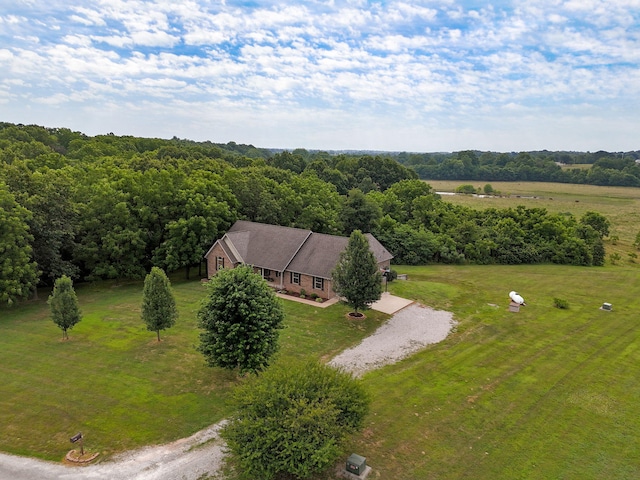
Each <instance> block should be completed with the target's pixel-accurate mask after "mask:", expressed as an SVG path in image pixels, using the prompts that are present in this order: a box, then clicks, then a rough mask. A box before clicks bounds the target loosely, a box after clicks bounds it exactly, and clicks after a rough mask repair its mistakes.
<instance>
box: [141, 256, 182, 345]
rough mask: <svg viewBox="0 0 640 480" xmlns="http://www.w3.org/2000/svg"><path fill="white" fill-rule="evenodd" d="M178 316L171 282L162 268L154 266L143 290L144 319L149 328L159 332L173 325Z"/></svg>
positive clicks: (151, 330)
mask: <svg viewBox="0 0 640 480" xmlns="http://www.w3.org/2000/svg"><path fill="white" fill-rule="evenodd" d="M177 318H178V310H177V309H176V301H175V299H174V298H173V293H172V291H171V282H170V281H169V279H168V278H167V275H166V274H165V273H164V271H163V270H162V269H161V268H158V267H153V268H152V269H151V272H150V273H149V274H148V275H147V276H146V278H145V279H144V289H143V291H142V320H144V323H146V325H147V330H149V331H150V332H156V333H157V334H158V341H160V330H165V329H167V328H170V327H173V325H174V324H175V323H176V319H177Z"/></svg>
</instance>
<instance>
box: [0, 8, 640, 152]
mask: <svg viewBox="0 0 640 480" xmlns="http://www.w3.org/2000/svg"><path fill="white" fill-rule="evenodd" d="M0 121H7V122H13V123H25V124H31V123H34V124H38V125H44V126H48V127H68V128H71V129H73V130H79V131H82V132H84V133H87V134H89V135H96V134H103V133H109V132H113V133H115V134H117V135H136V136H147V137H161V138H171V137H173V136H177V137H179V138H188V139H192V140H211V141H213V142H216V143H226V142H229V141H234V142H237V143H251V144H253V145H255V146H258V147H276V148H298V147H300V148H307V149H324V150H334V149H368V150H388V151H391V150H393V151H398V150H401V151H417V152H433V151H457V150H463V149H479V150H493V151H522V150H541V149H548V150H580V151H597V150H608V151H629V150H637V149H640V141H639V139H640V0H523V1H520V0H514V1H496V2H481V1H458V0H441V1H414V2H405V1H377V2H371V1H357V0H352V1H349V0H344V1H340V0H333V1H320V0H317V1H313V0H312V1H307V2H293V1H290V2H284V1H232V0H228V1H215V0H184V1H182V0H155V1H144V0H0Z"/></svg>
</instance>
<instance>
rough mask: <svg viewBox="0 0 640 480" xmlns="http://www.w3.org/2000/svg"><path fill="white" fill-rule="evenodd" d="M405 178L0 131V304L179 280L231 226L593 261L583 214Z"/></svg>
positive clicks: (341, 157) (465, 257)
mask: <svg viewBox="0 0 640 480" xmlns="http://www.w3.org/2000/svg"><path fill="white" fill-rule="evenodd" d="M417 177H418V175H417V174H416V172H415V171H414V170H413V169H411V168H409V167H408V166H405V165H402V164H400V163H399V162H398V161H397V160H396V159H394V158H391V157H390V156H381V155H357V154H337V155H331V154H329V153H326V152H313V153H310V152H307V151H305V150H294V151H291V152H289V151H283V152H276V153H273V152H269V151H267V150H264V149H258V148H255V147H253V146H251V145H237V144H235V143H229V144H213V143H211V142H193V141H188V140H181V139H177V138H173V139H168V140H163V139H150V138H138V137H130V136H115V135H111V134H110V135H99V136H94V137H90V136H87V135H84V134H82V133H80V132H73V131H71V130H69V129H63V128H55V129H52V128H45V127H40V126H33V125H29V126H25V125H14V124H8V123H0V264H1V266H2V268H1V269H0V302H1V303H3V304H7V303H12V302H15V301H16V300H17V299H19V298H24V297H27V296H29V295H32V294H33V292H34V291H35V289H36V287H37V286H38V285H43V286H45V285H46V286H52V285H53V283H54V281H55V280H56V279H57V278H60V277H62V276H63V275H66V276H68V277H69V278H71V279H73V280H78V281H92V280H95V279H109V278H144V276H145V275H146V274H147V273H148V272H149V271H150V270H151V268H152V267H153V266H157V267H160V268H162V269H164V270H165V271H174V270H178V269H183V268H184V269H186V274H187V276H189V275H190V268H193V267H198V266H200V265H201V260H202V257H203V255H204V253H205V252H206V251H207V249H208V248H209V247H210V246H211V245H212V243H213V242H214V241H215V239H217V238H219V237H220V236H221V235H223V234H224V232H226V230H227V229H228V228H229V227H230V226H231V225H232V224H233V222H235V221H236V220H238V219H245V220H251V221H256V222H263V223H271V224H278V225H284V226H291V227H298V228H306V229H311V230H313V231H315V232H320V233H329V234H338V235H350V234H351V232H352V231H354V230H356V229H357V230H361V231H362V232H372V233H374V235H376V237H377V238H378V239H379V240H380V241H381V242H382V243H383V244H384V245H385V246H386V247H387V248H388V249H389V250H390V251H391V253H393V254H394V255H395V256H396V260H395V262H396V263H404V264H424V263H428V262H447V263H456V262H476V263H534V262H556V263H569V264H580V265H599V264H602V262H603V261H604V248H603V246H602V237H603V236H605V235H606V234H607V231H606V229H605V228H599V226H601V224H606V219H602V218H599V217H598V216H597V214H593V215H596V217H595V218H594V216H593V215H591V216H587V217H586V218H581V219H576V218H574V217H573V216H571V215H555V214H554V215H552V214H549V213H548V212H546V211H545V210H542V209H525V208H523V207H518V208H517V209H508V210H504V211H499V210H487V211H483V212H480V211H475V210H472V209H470V208H465V207H461V206H454V205H451V204H448V203H445V202H443V201H441V199H440V198H439V196H438V195H437V194H436V193H435V192H434V191H433V190H432V189H431V187H429V185H427V184H426V183H424V182H423V181H421V180H419V179H418V178H417ZM199 274H200V275H201V274H202V272H199Z"/></svg>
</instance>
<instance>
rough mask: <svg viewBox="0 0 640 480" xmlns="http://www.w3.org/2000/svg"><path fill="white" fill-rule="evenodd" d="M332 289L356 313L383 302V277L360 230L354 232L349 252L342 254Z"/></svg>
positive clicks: (350, 240) (345, 251)
mask: <svg viewBox="0 0 640 480" xmlns="http://www.w3.org/2000/svg"><path fill="white" fill-rule="evenodd" d="M333 289H334V291H335V292H336V293H337V294H338V295H340V296H341V297H344V298H345V299H346V301H347V304H348V305H349V306H351V307H352V308H353V309H354V310H355V313H358V310H361V309H363V308H365V307H367V306H368V305H370V304H371V303H373V302H375V301H376V300H379V299H380V295H381V294H382V274H381V273H380V270H379V268H378V264H377V263H376V259H375V257H374V256H373V252H372V251H371V249H370V248H369V242H367V238H366V237H365V236H364V235H363V234H362V232H361V231H360V230H354V231H353V233H352V234H351V236H350V237H349V243H348V244H347V248H346V249H345V250H344V251H343V252H342V253H341V254H340V260H339V261H338V264H337V265H336V268H335V269H334V271H333Z"/></svg>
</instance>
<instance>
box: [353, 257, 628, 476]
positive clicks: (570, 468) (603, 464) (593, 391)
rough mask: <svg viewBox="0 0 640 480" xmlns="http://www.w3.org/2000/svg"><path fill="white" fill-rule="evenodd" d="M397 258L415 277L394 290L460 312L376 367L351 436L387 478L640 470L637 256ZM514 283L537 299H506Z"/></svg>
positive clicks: (609, 473) (395, 285)
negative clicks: (362, 420) (572, 261)
mask: <svg viewBox="0 0 640 480" xmlns="http://www.w3.org/2000/svg"><path fill="white" fill-rule="evenodd" d="M398 270H399V271H400V272H404V273H408V275H409V281H407V282H400V281H398V282H394V283H393V284H392V287H393V288H392V290H393V292H394V293H397V294H399V295H404V296H410V297H414V298H417V299H419V300H420V301H422V302H424V303H426V304H429V305H434V306H436V307H437V308H443V309H444V308H446V309H448V310H451V311H453V312H454V313H455V314H456V318H457V319H458V320H459V322H460V324H459V326H458V327H457V331H456V332H455V333H453V334H452V335H450V337H449V338H448V339H447V340H445V341H444V342H442V343H441V344H439V345H437V346H434V347H431V348H428V349H426V350H425V351H423V352H421V353H419V354H417V355H415V356H413V357H411V358H410V359H408V360H406V361H403V362H401V363H399V364H397V365H395V366H391V367H387V368H385V369H384V370H381V371H377V372H372V373H370V374H368V375H367V376H366V377H365V381H366V383H367V384H368V386H369V387H370V388H371V390H372V392H373V393H374V404H373V412H372V414H371V416H370V417H369V425H368V426H367V428H366V430H365V432H364V435H361V436H358V438H356V439H354V441H353V444H352V446H351V448H352V450H353V451H356V452H359V453H361V454H362V455H365V456H367V458H368V459H369V463H370V464H371V465H372V466H373V467H374V468H375V469H376V470H377V471H378V472H380V478H393V479H398V480H399V479H407V480H410V479H411V480H413V479H418V478H419V479H461V478H470V479H505V480H507V479H549V478H554V479H555V478H557V479H576V480H578V479H580V480H583V479H601V478H611V479H630V478H638V475H639V473H640V436H639V435H638V431H640V402H639V401H638V399H639V398H640V382H639V381H638V377H639V376H640V316H639V315H638V312H639V311H640V270H638V269H637V268H632V267H620V266H619V267H604V268H579V267H561V266H518V267H512V266H468V267H465V266H433V267H420V268H409V267H404V268H399V269H398ZM514 289H515V290H517V291H518V292H520V293H521V294H522V295H523V296H524V298H525V299H526V301H527V303H528V305H527V306H526V307H523V308H522V309H521V311H520V313H510V312H508V311H507V304H508V297H507V294H508V292H509V291H511V290H514ZM554 297H559V298H563V299H565V300H567V301H568V302H569V304H570V308H569V309H568V310H559V309H557V308H555V307H554V306H553V298H554ZM603 302H609V303H612V304H613V306H614V310H613V311H611V312H607V311H602V310H600V309H599V307H600V305H601V304H602V303H603ZM490 304H494V305H498V306H497V307H495V306H492V305H490Z"/></svg>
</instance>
